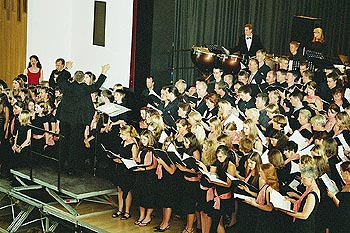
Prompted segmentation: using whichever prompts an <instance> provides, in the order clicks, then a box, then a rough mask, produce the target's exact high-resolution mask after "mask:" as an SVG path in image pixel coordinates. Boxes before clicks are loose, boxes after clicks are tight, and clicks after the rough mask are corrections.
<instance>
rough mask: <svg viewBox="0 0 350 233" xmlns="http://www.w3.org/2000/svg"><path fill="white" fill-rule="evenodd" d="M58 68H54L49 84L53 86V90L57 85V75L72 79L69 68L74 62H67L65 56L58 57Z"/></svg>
mask: <svg viewBox="0 0 350 233" xmlns="http://www.w3.org/2000/svg"><path fill="white" fill-rule="evenodd" d="M55 64H56V69H54V70H53V71H52V72H51V74H50V79H49V86H50V87H51V88H52V90H55V89H56V87H57V77H58V76H60V77H63V78H65V79H67V80H68V79H70V78H71V74H70V73H69V71H68V70H67V69H69V68H71V67H72V64H73V63H72V62H71V61H67V64H66V62H65V60H64V59H63V58H57V60H56V62H55Z"/></svg>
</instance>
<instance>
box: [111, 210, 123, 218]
mask: <svg viewBox="0 0 350 233" xmlns="http://www.w3.org/2000/svg"><path fill="white" fill-rule="evenodd" d="M123 214H124V213H123V211H120V210H118V211H116V212H115V213H114V214H113V215H112V218H118V217H120V216H122V215H123Z"/></svg>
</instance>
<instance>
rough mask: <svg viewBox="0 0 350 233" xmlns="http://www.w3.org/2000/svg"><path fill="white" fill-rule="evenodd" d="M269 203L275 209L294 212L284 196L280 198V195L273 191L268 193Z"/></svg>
mask: <svg viewBox="0 0 350 233" xmlns="http://www.w3.org/2000/svg"><path fill="white" fill-rule="evenodd" d="M270 202H271V203H272V204H273V206H274V207H275V208H277V209H282V210H286V211H289V212H294V211H293V209H292V208H291V206H292V203H291V202H290V201H288V200H287V199H286V198H285V197H284V196H282V194H280V193H279V192H277V191H276V190H274V189H272V191H271V192H270Z"/></svg>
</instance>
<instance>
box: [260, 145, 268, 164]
mask: <svg viewBox="0 0 350 233" xmlns="http://www.w3.org/2000/svg"><path fill="white" fill-rule="evenodd" d="M268 153H269V150H267V149H266V150H265V152H264V153H262V155H261V162H262V164H267V163H269V162H270V161H269V157H268V156H267V154H268Z"/></svg>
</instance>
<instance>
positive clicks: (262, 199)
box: [244, 163, 283, 233]
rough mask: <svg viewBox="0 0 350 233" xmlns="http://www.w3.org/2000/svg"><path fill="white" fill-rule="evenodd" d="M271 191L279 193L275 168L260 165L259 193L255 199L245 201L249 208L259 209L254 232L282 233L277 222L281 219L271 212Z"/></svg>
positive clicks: (270, 165) (269, 165)
mask: <svg viewBox="0 0 350 233" xmlns="http://www.w3.org/2000/svg"><path fill="white" fill-rule="evenodd" d="M272 190H276V191H279V183H278V178H277V173H276V169H275V167H274V166H273V165H272V164H271V163H267V164H263V165H261V170H260V178H259V193H258V196H257V197H256V199H248V200H245V201H244V202H245V203H248V204H249V205H251V206H254V207H256V208H258V209H259V211H258V214H257V217H258V218H259V221H258V222H257V225H256V228H255V232H256V233H264V232H265V233H278V232H283V231H282V229H281V225H280V224H279V222H278V220H279V219H281V218H280V216H278V214H277V212H275V211H273V205H272V203H271V201H270V193H271V192H272Z"/></svg>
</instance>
